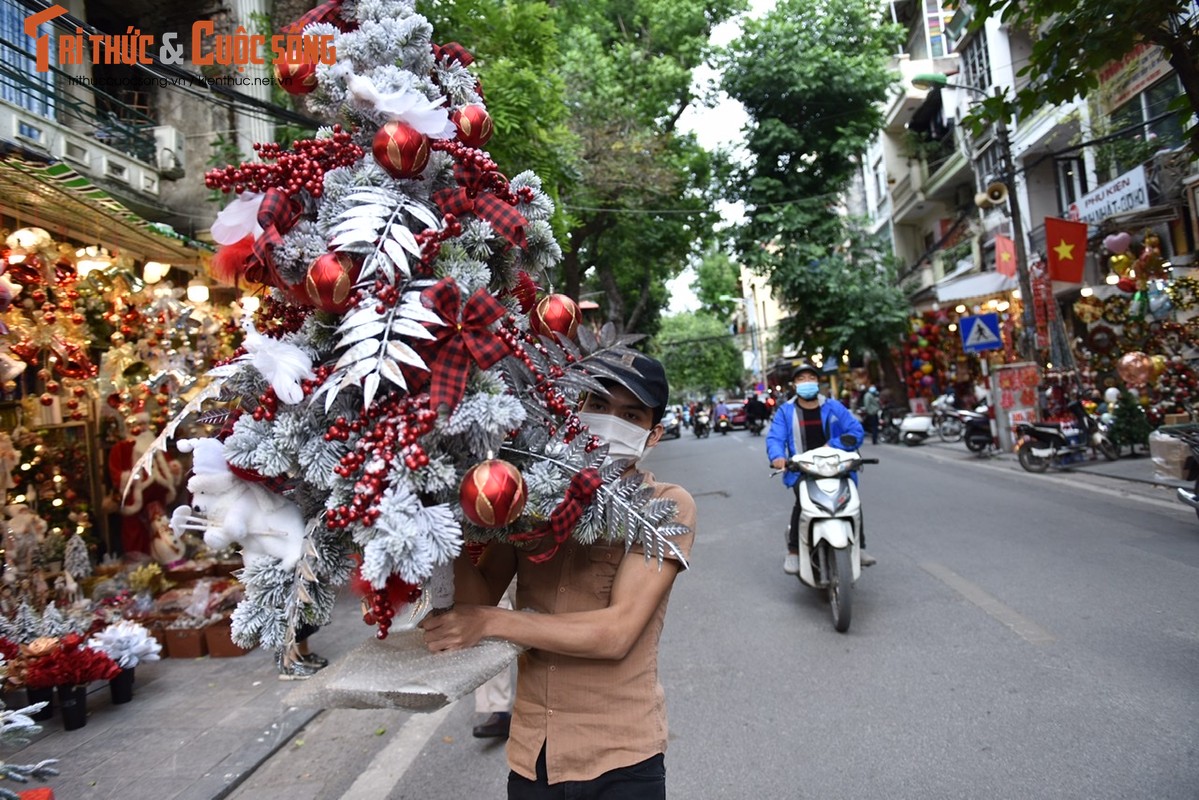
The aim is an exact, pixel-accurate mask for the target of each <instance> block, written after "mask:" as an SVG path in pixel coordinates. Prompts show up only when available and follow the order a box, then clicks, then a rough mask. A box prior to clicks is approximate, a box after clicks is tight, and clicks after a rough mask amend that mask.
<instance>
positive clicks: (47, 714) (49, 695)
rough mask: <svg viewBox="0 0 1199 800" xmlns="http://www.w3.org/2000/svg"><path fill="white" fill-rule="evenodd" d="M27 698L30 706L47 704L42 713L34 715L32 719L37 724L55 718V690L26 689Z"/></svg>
mask: <svg viewBox="0 0 1199 800" xmlns="http://www.w3.org/2000/svg"><path fill="white" fill-rule="evenodd" d="M25 697H26V698H27V699H28V701H29V702H28V704H29V705H33V704H34V703H45V704H46V707H45V708H43V709H42V710H41V711H39V712H37V713H36V714H34V715H33V717H32V718H33V720H34V721H35V722H45V721H46V720H48V719H53V718H54V690H53V689H50V688H46V689H33V688H29V687H26V689H25Z"/></svg>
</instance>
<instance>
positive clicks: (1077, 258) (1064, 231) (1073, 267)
mask: <svg viewBox="0 0 1199 800" xmlns="http://www.w3.org/2000/svg"><path fill="white" fill-rule="evenodd" d="M1045 249H1046V250H1047V251H1048V256H1049V277H1050V278H1051V279H1052V280H1055V281H1064V282H1066V283H1082V268H1083V264H1084V263H1085V261H1086V257H1087V224H1086V223H1085V222H1071V221H1070V220H1068V219H1057V218H1056V217H1046V218H1045Z"/></svg>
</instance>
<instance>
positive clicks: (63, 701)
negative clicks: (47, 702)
mask: <svg viewBox="0 0 1199 800" xmlns="http://www.w3.org/2000/svg"><path fill="white" fill-rule="evenodd" d="M58 707H59V709H60V710H61V711H62V727H63V729H64V730H68V731H73V730H77V729H78V728H82V727H83V726H84V725H86V724H87V686H59V687H58Z"/></svg>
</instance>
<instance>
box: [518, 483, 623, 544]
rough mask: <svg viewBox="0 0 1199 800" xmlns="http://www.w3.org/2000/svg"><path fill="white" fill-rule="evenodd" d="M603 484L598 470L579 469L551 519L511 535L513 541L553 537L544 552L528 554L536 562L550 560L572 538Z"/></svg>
mask: <svg viewBox="0 0 1199 800" xmlns="http://www.w3.org/2000/svg"><path fill="white" fill-rule="evenodd" d="M603 483H604V482H603V480H601V479H600V474H599V470H595V469H583V470H579V471H578V472H577V473H575V475H574V477H573V478H571V479H570V486H568V487H566V497H564V498H563V499H562V502H561V503H559V504H558V507H557V508H555V509H554V513H552V514H550V519H549V522H547V523H546V524H545V525H544V526H542V527H541V528H538V529H537V530H535V531H533V532H532V533H520V534H514V535H513V536H511V537H509V538H511V539H512V541H514V542H527V541H533V540H536V539H542V538H544V537H546V536H553V537H554V546H553V547H551V548H550V549H549V550H546V551H545V552H544V553H538V554H537V555H535V556H529V560H530V561H532V562H533V563H535V564H541V563H544V562H546V561H549V560H550V559H551V558H553V557H554V555H555V554H556V553H557V552H558V548H559V547H561V546H562V543H563V542H565V541H566V540H567V539H569V538H570V534H571V531H573V530H574V529H575V525H578V524H579V520H580V519H581V518H582V516H583V512H584V511H586V510H587V506H589V505H591V500H592V499H593V498H594V497H595V493H596V491H597V490H598V489H599V488H600V486H602V485H603Z"/></svg>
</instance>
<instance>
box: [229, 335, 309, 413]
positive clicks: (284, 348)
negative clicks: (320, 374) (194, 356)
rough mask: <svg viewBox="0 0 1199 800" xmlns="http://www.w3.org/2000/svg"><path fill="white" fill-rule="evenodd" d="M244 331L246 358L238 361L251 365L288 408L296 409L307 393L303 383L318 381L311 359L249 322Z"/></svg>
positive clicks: (243, 357)
mask: <svg viewBox="0 0 1199 800" xmlns="http://www.w3.org/2000/svg"><path fill="white" fill-rule="evenodd" d="M245 328H246V339H245V342H244V343H243V344H244V346H245V348H246V354H245V355H244V356H241V357H240V358H238V359H237V360H238V361H246V362H249V363H250V365H251V366H252V367H254V369H256V370H258V371H259V372H260V373H261V374H262V377H264V378H266V379H267V382H268V383H270V385H271V388H272V389H274V390H275V394H276V395H277V396H278V397H279V399H280V400H282V401H283V402H284V403H286V404H287V405H289V406H294V405H295V404H296V403H298V402H300V401H301V400H303V399H304V389H303V388H302V387H301V386H300V381H302V380H312V379H314V378H315V377H316V374H315V373H314V372H313V371H312V358H311V356H309V355H308V354H307V353H305V352H304V351H303V350H301V349H300V348H298V347H296V346H295V345H294V344H288V343H287V342H281V341H279V340H277V339H272V338H270V337H269V336H263V335H262V334H261V333H259V332H258V331H256V330H255V329H254V325H253V323H251V322H250V321H249V320H247V321H246V324H245Z"/></svg>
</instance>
